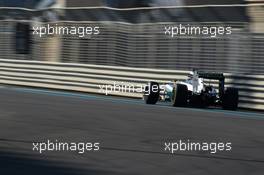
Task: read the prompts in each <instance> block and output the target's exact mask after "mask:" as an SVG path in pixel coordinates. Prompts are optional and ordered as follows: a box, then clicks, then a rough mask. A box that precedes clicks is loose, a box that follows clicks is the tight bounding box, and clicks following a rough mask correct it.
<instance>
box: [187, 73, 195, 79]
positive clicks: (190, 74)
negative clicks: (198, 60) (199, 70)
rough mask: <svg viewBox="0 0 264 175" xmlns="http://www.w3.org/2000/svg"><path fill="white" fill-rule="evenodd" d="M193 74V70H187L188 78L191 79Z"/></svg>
mask: <svg viewBox="0 0 264 175" xmlns="http://www.w3.org/2000/svg"><path fill="white" fill-rule="evenodd" d="M193 74H194V73H193V71H191V72H189V74H188V78H189V79H192V78H193Z"/></svg>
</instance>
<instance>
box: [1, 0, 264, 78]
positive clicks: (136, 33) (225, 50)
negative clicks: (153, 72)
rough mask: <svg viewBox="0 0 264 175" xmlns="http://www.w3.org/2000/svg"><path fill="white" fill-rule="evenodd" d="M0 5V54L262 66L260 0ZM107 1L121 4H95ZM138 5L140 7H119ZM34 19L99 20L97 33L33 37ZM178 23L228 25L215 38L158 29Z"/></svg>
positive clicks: (245, 68) (242, 69) (41, 0)
mask: <svg viewBox="0 0 264 175" xmlns="http://www.w3.org/2000/svg"><path fill="white" fill-rule="evenodd" d="M203 5H205V6H203ZM207 5H209V6H207ZM214 5H215V6H214ZM0 6H1V8H0V20H1V22H0V45H1V47H0V53H1V59H19V60H39V61H52V62H73V63H82V64H96V65H113V66H125V67H142V68H159V69H173V70H191V69H193V68H194V67H195V68H198V69H205V70H209V71H221V72H227V73H244V74H247V73H250V74H263V73H264V61H263V60H264V59H263V57H264V25H263V20H264V6H263V3H262V1H258V0H248V1H243V0H221V1H220V0H218V1H214V2H212V1H209V0H200V1H195V0H166V1H165V0H127V1H121V0H85V1H83V0H24V1H21V0H2V1H1V2H0ZM107 6H108V7H113V8H121V9H120V10H116V9H112V8H103V7H107ZM8 7H9V8H8ZM85 7H87V8H85ZM89 7H97V8H89ZM138 7H144V8H139V9H130V10H129V9H123V10H122V8H138ZM153 7H156V8H153ZM164 7H166V8H164ZM29 9H34V10H29ZM36 22H37V23H38V24H39V25H44V26H45V25H47V24H48V23H57V24H60V25H65V26H78V25H82V26H83V25H86V26H90V25H91V24H92V25H96V26H100V28H101V34H100V35H99V36H98V37H96V38H79V37H77V36H69V35H67V36H65V35H63V36H58V35H56V36H55V35H54V36H47V37H42V38H40V37H39V36H33V35H32V26H34V25H36ZM179 23H181V24H190V25H196V26H197V25H198V26H199V25H201V26H208V25H210V26H232V28H233V33H232V35H229V36H223V37H217V38H205V37H201V36H200V37H199V36H186V37H176V38H173V39H171V38H167V37H165V35H164V26H165V25H177V24H179Z"/></svg>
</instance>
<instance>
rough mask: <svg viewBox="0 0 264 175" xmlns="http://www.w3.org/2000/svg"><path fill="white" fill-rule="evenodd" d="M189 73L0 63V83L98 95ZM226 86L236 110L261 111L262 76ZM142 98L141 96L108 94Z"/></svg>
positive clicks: (231, 78)
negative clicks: (234, 94)
mask: <svg viewBox="0 0 264 175" xmlns="http://www.w3.org/2000/svg"><path fill="white" fill-rule="evenodd" d="M187 74H188V71H176V70H159V69H143V68H128V67H114V66H98V65H83V64H69V63H52V62H40V61H21V60H20V61H19V60H6V59H0V83H1V84H6V85H19V86H29V87H38V88H51V89H59V90H70V91H79V92H87V93H98V94H103V93H102V92H100V87H99V85H113V84H114V83H119V84H122V83H128V84H129V83H130V84H134V85H135V86H138V87H140V86H141V85H144V84H146V83H147V82H149V81H157V82H166V81H170V80H183V79H185V78H186V75H187ZM225 76H226V85H227V86H232V87H237V88H239V90H240V92H239V95H240V103H239V107H241V108H248V109H257V110H264V76H263V75H235V74H225ZM109 95H119V96H126V97H134V98H141V97H142V94H140V93H110V94H109Z"/></svg>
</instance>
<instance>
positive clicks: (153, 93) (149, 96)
mask: <svg viewBox="0 0 264 175" xmlns="http://www.w3.org/2000/svg"><path fill="white" fill-rule="evenodd" d="M159 95H160V87H159V83H157V82H150V83H149V84H148V86H146V87H145V92H144V100H145V102H146V104H152V105H153V104H156V103H157V102H158V100H159Z"/></svg>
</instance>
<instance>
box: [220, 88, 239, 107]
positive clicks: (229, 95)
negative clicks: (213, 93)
mask: <svg viewBox="0 0 264 175" xmlns="http://www.w3.org/2000/svg"><path fill="white" fill-rule="evenodd" d="M238 98H239V97H238V89H236V88H227V89H226V90H225V93H224V96H223V109H225V110H237V108H238Z"/></svg>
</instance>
